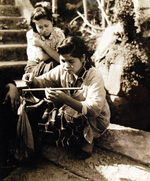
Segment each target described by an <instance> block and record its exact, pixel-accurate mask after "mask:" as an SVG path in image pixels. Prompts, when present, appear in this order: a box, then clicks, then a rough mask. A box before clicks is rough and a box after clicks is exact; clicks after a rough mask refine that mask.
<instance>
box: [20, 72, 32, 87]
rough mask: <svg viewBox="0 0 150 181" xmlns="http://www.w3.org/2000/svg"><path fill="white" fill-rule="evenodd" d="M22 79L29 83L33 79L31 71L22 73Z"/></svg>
mask: <svg viewBox="0 0 150 181" xmlns="http://www.w3.org/2000/svg"><path fill="white" fill-rule="evenodd" d="M22 80H23V81H25V82H26V84H27V85H29V84H31V83H32V82H33V80H34V75H33V73H26V74H24V75H23V77H22Z"/></svg>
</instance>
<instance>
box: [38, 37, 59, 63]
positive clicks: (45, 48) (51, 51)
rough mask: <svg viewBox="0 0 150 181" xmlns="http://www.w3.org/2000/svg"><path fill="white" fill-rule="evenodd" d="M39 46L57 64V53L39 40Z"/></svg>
mask: <svg viewBox="0 0 150 181" xmlns="http://www.w3.org/2000/svg"><path fill="white" fill-rule="evenodd" d="M40 45H41V47H42V48H43V50H44V51H45V52H46V53H47V54H48V55H49V56H50V57H52V58H53V59H54V60H56V61H57V62H58V63H59V53H57V52H56V51H55V50H53V49H52V48H50V47H49V45H48V44H47V43H46V42H45V41H42V40H40Z"/></svg>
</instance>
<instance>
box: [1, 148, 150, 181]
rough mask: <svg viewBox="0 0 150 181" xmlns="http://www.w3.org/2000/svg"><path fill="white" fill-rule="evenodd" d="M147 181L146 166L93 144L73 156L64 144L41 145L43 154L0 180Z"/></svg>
mask: <svg viewBox="0 0 150 181" xmlns="http://www.w3.org/2000/svg"><path fill="white" fill-rule="evenodd" d="M84 180H88V181H149V180H150V168H149V166H146V165H143V164H140V163H137V161H134V160H131V159H130V158H127V157H125V156H123V155H120V154H116V153H114V152H111V151H108V150H105V149H100V148H97V147H95V148H94V152H93V155H92V156H91V157H90V158H88V159H86V160H77V159H76V158H75V157H74V155H73V154H72V153H71V152H69V151H68V150H66V149H64V148H55V147H45V148H44V149H43V157H42V158H40V159H37V160H36V161H31V162H29V163H27V164H24V165H22V166H19V167H17V168H15V169H14V170H13V171H12V172H10V173H9V174H8V176H6V177H5V178H4V179H2V181H84Z"/></svg>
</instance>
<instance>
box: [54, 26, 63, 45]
mask: <svg viewBox="0 0 150 181" xmlns="http://www.w3.org/2000/svg"><path fill="white" fill-rule="evenodd" d="M55 31H56V35H57V37H56V49H57V47H58V46H59V45H60V44H61V42H62V41H63V40H64V39H65V35H64V32H63V31H62V30H61V29H60V28H56V29H55Z"/></svg>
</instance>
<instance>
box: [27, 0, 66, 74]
mask: <svg viewBox="0 0 150 181" xmlns="http://www.w3.org/2000/svg"><path fill="white" fill-rule="evenodd" d="M30 25H31V27H32V29H31V30H29V31H28V32H27V56H28V62H27V66H26V68H25V72H26V73H28V72H32V73H33V74H34V75H35V76H39V75H41V74H43V73H45V72H48V71H49V70H51V69H52V68H54V67H55V66H56V65H58V64H59V54H58V53H57V51H56V49H57V47H58V46H59V44H60V43H61V42H62V40H63V39H64V38H65V35H64V33H63V31H62V30H61V29H60V28H57V27H53V17H52V10H51V5H50V3H48V2H41V3H36V4H35V9H34V11H33V13H32V15H31V21H30Z"/></svg>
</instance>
